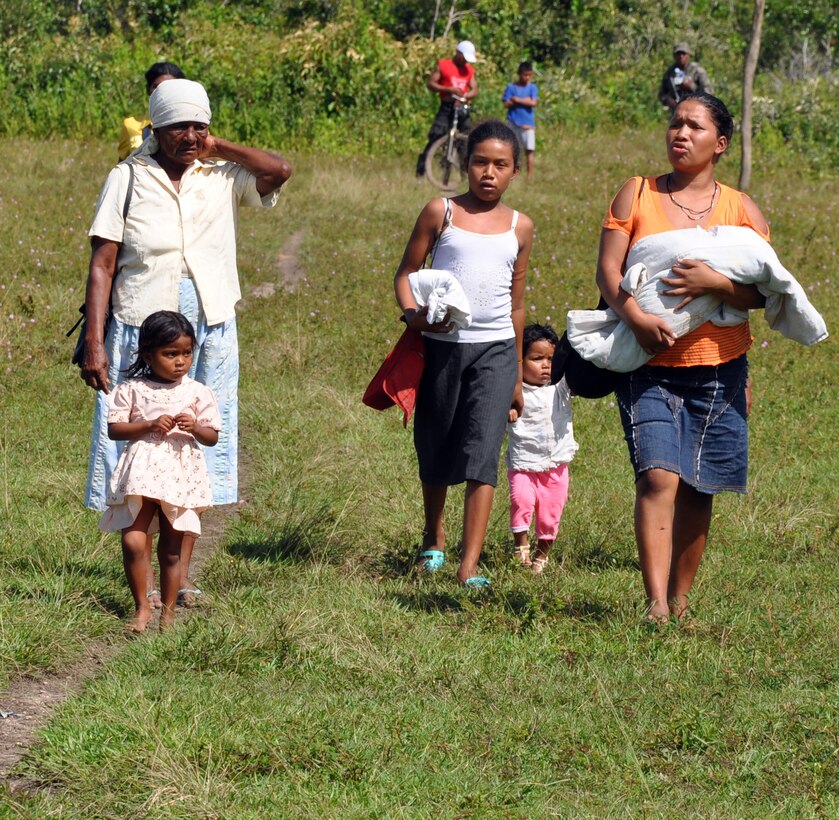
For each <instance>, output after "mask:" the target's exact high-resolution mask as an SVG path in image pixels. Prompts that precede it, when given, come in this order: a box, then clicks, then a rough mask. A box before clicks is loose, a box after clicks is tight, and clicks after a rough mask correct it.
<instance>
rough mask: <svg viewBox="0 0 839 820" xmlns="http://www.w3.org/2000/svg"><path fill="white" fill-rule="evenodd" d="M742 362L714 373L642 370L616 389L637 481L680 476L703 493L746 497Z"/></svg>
mask: <svg viewBox="0 0 839 820" xmlns="http://www.w3.org/2000/svg"><path fill="white" fill-rule="evenodd" d="M747 376H748V362H747V360H746V357H745V355H743V356H740V357H739V358H737V359H733V360H732V361H730V362H725V363H723V364H721V365H716V366H705V365H701V366H696V367H657V366H656V367H654V366H651V365H645V366H644V367H640V368H638V370H635V371H634V372H632V373H629V374H627V377H626V378H625V379H623V380H622V382H621V384H620V385H619V386H618V388H617V389H616V391H615V392H616V395H617V397H618V406H619V407H620V414H621V421H622V422H623V430H624V435H625V437H626V443H627V445H628V446H629V457H630V459H631V461H632V467H633V468H634V470H635V477H636V479H637V478H638V476H639V475H640V474H641V473H643V472H645V471H646V470H651V469H656V468H657V469H662V470H667V471H669V472H671V473H678V475H679V477H680V478H681V479H682V481H684V482H685V483H686V484H689V485H690V486H691V487H694V488H695V489H696V490H699V492H702V493H709V494H716V493H719V492H723V491H724V490H728V491H731V492H737V493H745V492H746V473H747V469H748V453H749V429H748V424H747V421H746V378H747Z"/></svg>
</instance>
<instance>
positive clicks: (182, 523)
mask: <svg viewBox="0 0 839 820" xmlns="http://www.w3.org/2000/svg"><path fill="white" fill-rule="evenodd" d="M195 344H196V342H195V331H194V330H193V329H192V325H191V324H190V323H189V321H188V320H187V318H186V317H185V316H183V315H182V314H180V313H175V312H173V311H170V310H160V311H157V312H156V313H152V314H151V315H150V316H149V317H148V318H147V319H146V320H145V321H144V322H143V324H142V326H141V328H140V339H139V349H138V351H137V359H136V361H135V362H134V364H133V365H131V367H130V368H129V369H128V370H127V371H126V375H127V377H128V381H125V382H123V383H122V384H120V385H118V386H117V387H116V388H115V390H114V392H113V394H112V396H111V404H110V411H109V413H108V436H109V438H111V439H113V440H115V441H127V442H128V445H127V446H126V447H125V449H124V450H123V451H122V454H121V455H120V458H119V462H118V463H117V467H116V470H115V471H114V474H113V476H112V477H111V482H110V486H109V488H108V497H107V504H108V509H107V510H106V512H105V514H104V515H103V516H102V520H101V521H100V522H99V528H100V529H102V530H104V531H105V532H117V531H120V532H122V559H123V565H124V567H125V575H126V577H127V579H128V585H129V587H130V588H131V594H132V596H133V597H134V606H135V612H134V616H133V617H132V618H131V619H130V620H129V621H128V629H130V630H131V631H132V632H143V631H144V630H145V629H146V627H147V626H148V623H149V621H150V620H151V617H152V610H151V606H150V604H149V600H148V598H147V596H146V580H147V575H146V570H147V563H146V560H147V559H146V536H147V534H148V533H150V532H157V531H158V529H159V530H160V538H159V539H158V546H157V555H158V560H159V561H160V588H161V599H162V609H161V613H160V627H161V629H165V628H166V627H167V626H170V625H171V624H172V622H173V620H174V614H175V602H176V600H177V596H178V586H179V581H180V556H181V539H182V538H183V536H184V535H186V534H191V535H195V536H198V535H200V534H201V520H200V514H201V513H202V512H203V511H204V510H206V509H207V508H208V507H210V506H212V501H213V495H212V490H211V487H210V479H209V476H208V474H207V465H206V463H205V461H204V455H203V453H202V452H201V448H200V447H198V443H200V444H203V445H205V446H207V447H212V446H213V445H215V443H216V442H217V441H218V433H219V430H220V429H221V416H220V414H219V410H218V405H217V404H216V399H215V396H214V395H213V392H212V391H211V390H210V389H209V388H208V387H206V386H205V385H203V384H200V383H199V382H196V381H193V380H192V379H190V378H189V376H188V375H187V373H189V368H190V365H191V364H192V355H193V350H194V348H195Z"/></svg>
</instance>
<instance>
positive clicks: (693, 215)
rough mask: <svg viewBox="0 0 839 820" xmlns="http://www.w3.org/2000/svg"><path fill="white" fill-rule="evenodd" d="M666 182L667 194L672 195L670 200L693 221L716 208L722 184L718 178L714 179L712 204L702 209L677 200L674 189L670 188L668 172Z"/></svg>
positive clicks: (698, 219)
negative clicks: (690, 206) (718, 192)
mask: <svg viewBox="0 0 839 820" xmlns="http://www.w3.org/2000/svg"><path fill="white" fill-rule="evenodd" d="M664 181H665V183H666V184H667V196H669V197H670V201H671V202H672V203H673V204H674V205H675V206H676V207H677V208H679V209H680V210H681V211H682V213H683V214H684V215H685V216H686V217H687V218H688V219H690V220H691V221H693V222H699V221H700V220H701V219H703V218H704V217H706V216H707V215H708V214H709V213H711V211H712V210H713V209H714V203H715V202H716V199H717V191H719V189H720V186H719V184H718V183H717V181H716V180H714V191H713V193H712V194H711V204H710V205H708V207H707V208H703V209H702V210H696V209H695V208H688V206H687V205H682V203H681V202H677V201H676V198H675V197H674V196H673V191H672V190H671V189H670V174H668V175H667V176H666V177H665V178H664Z"/></svg>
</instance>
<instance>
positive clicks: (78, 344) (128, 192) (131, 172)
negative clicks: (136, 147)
mask: <svg viewBox="0 0 839 820" xmlns="http://www.w3.org/2000/svg"><path fill="white" fill-rule="evenodd" d="M126 165H128V188H127V189H126V191H125V201H124V202H123V203H122V221H123V233H124V232H125V220H126V219H127V218H128V209H129V207H130V206H131V197H132V196H133V195H134V163H133V162H128V163H126ZM116 276H117V271H116V270H115V271H114V279H116ZM113 291H114V281H113V279H112V280H111V293H113ZM79 313H81V316H79V318H78V320H77V321H76V324H74V325H73V327H71V328H70V329H69V330H68V331H67V338H68V339H69V338H70V336H72V335H73V332H74V331H75V330H76V328H77V327H78V326H79V325H80V324H82V323H83V322H84V321H85V318H86V316H85V307H84V304H82V306H81V307H80V308H79ZM110 321H111V298H110V296H109V297H108V310H107V313H106V314H105V328H106V329H107V327H108V324H109V323H110ZM84 335H85V334H84V327H82V332H81V334H80V336H79V340H78V341H77V342H76V350H75V352H74V353H73V360H72V361H73V364H78V362H80V361H81V358H80V357H81V356H82V354H83V351H82V345H83V344H84ZM77 359H78V361H77Z"/></svg>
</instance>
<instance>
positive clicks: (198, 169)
mask: <svg viewBox="0 0 839 820" xmlns="http://www.w3.org/2000/svg"><path fill="white" fill-rule="evenodd" d="M149 117H150V119H151V121H152V128H153V137H152V138H150V139H148V140H146V142H145V143H144V144H143V146H142V148H141V149H140V150H139V151H138V152H136V153H135V154H133V155H132V156H131V157H129V159H128V160H126V161H125V162H124V163H121V164H120V165H118V166H116V167H115V168H114V169H113V170H112V171H111V172H110V174H109V175H108V178H107V180H106V182H105V186H104V188H103V189H102V192H101V194H100V196H99V202H98V203H97V206H96V213H95V216H94V220H93V225H92V227H91V228H90V232H89V234H90V237H91V244H92V254H91V259H90V270H89V277H88V283H87V297H86V301H85V305H86V314H87V320H88V321H87V334H86V337H85V343H86V352H85V356H84V360H83V362H82V370H81V376H82V378H83V379H84V381H85V383H86V384H88V385H89V386H90V387H92V388H93V389H94V390H96V391H98V393H97V401H96V412H95V415H94V429H93V443H92V448H91V456H90V463H89V471H88V485H87V492H86V495H85V503H86V505H87V506H88V507H90V508H92V509H96V510H104V509H105V495H106V492H107V487H108V482H109V480H110V476H111V473H112V471H113V468H114V466H115V464H116V461H117V458H118V454H119V453H118V449H119V444H120V443H117V442H112V441H110V440H109V439H108V437H107V416H108V395H107V394H108V392H109V390H110V389H111V387H112V386H113V385H114V384H115V383H116V382H118V381H120V380H121V379H122V376H121V373H120V371H121V370H122V369H124V368H125V367H127V366H128V364H129V363H130V361H131V360H132V358H133V356H134V354H135V352H136V350H137V338H138V334H139V327H140V325H141V324H142V322H143V320H144V319H145V318H146V317H147V316H148V315H149V314H151V313H154V312H155V311H157V310H176V311H180V312H181V313H183V314H184V315H185V316H187V318H188V319H189V320H190V322H191V323H192V324H193V326H194V327H195V330H196V336H197V338H198V343H199V347H198V350H197V351H196V355H195V357H194V360H193V366H192V372H191V374H190V375H192V376H193V377H194V378H195V379H197V380H198V381H200V382H202V383H204V384H206V385H207V386H208V387H210V388H211V389H212V390H213V392H214V393H215V394H216V397H217V399H218V402H219V405H220V408H221V411H222V421H223V429H222V431H221V435H220V436H219V442H218V445H217V446H216V447H214V448H212V449H208V450H207V451H206V459H207V463H208V467H209V469H210V475H211V479H212V483H213V502H214V503H216V504H228V503H232V502H235V501H236V500H237V498H238V496H237V427H238V404H237V384H238V374H239V358H238V342H237V335H236V313H235V305H236V303H237V302H238V301H239V299H240V297H241V293H240V290H239V276H238V271H237V268H236V222H237V213H238V209H239V206H240V205H251V206H263V207H272V206H273V205H274V204H275V203H276V201H277V198H278V196H279V188H280V187H281V186H282V185H283V183H284V182H285V181H286V180H287V179H288V178H289V176H290V175H291V166H290V165H289V163H288V162H287V161H286V160H285V159H283V158H282V157H280V156H277V155H276V154H273V153H270V152H268V151H263V150H260V149H258V148H249V147H246V146H243V145H237V144H236V143H233V142H229V141H227V140H223V139H220V138H219V137H216V136H214V135H211V134H210V131H209V124H210V121H211V118H212V111H211V108H210V101H209V99H208V97H207V93H206V91H205V90H204V87H203V86H202V85H201V84H200V83H197V82H193V81H192V80H183V79H173V80H168V81H166V82H164V83H161V84H160V85H159V86H158V87H157V88H156V89H155V90H154V92H153V93H152V95H151V97H150V98H149ZM109 299H110V303H111V310H112V317H113V318H112V321H111V324H110V327H109V329H108V332H107V336H105V337H104V338H103V326H104V322H105V315H106V311H107V309H108V303H109ZM191 551H192V544H191V543H187V542H186V540H185V543H184V546H183V550H182V559H183V560H182V562H181V565H182V572H183V575H182V584H181V586H182V592H183V593H184V595H185V596H186V597H189V596H190V594H193V595H194V594H195V593H196V588H195V586H194V584H192V582H191V581H189V579H188V577H187V571H188V567H189V557H190V554H191ZM143 604H146V605H147V601H145V600H144V601H140V602H138V607H140V608H142V605H143Z"/></svg>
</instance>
